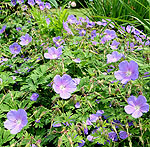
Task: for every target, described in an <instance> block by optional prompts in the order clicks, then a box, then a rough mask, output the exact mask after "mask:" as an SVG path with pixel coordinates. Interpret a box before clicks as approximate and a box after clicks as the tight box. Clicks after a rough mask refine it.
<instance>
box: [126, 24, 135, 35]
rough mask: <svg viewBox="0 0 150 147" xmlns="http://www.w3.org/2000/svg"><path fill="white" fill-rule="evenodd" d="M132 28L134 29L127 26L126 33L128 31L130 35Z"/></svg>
mask: <svg viewBox="0 0 150 147" xmlns="http://www.w3.org/2000/svg"><path fill="white" fill-rule="evenodd" d="M132 28H133V26H130V25H127V27H126V31H127V32H128V33H130V32H131V30H132Z"/></svg>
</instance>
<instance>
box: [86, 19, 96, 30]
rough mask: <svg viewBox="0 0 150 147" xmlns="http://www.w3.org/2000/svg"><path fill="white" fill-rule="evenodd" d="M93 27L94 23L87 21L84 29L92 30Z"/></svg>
mask: <svg viewBox="0 0 150 147" xmlns="http://www.w3.org/2000/svg"><path fill="white" fill-rule="evenodd" d="M93 26H95V23H94V22H90V21H89V20H88V21H87V25H86V28H92V27H93Z"/></svg>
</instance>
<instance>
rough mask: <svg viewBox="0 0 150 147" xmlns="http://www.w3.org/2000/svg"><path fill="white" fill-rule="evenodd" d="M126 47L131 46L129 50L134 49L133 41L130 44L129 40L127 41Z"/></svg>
mask: <svg viewBox="0 0 150 147" xmlns="http://www.w3.org/2000/svg"><path fill="white" fill-rule="evenodd" d="M128 47H130V48H131V50H133V49H134V47H135V46H134V42H130V44H129V41H128V42H127V48H128Z"/></svg>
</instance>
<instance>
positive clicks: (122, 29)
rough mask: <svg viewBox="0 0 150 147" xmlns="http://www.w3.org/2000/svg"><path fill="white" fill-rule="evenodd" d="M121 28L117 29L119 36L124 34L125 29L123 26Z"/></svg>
mask: <svg viewBox="0 0 150 147" xmlns="http://www.w3.org/2000/svg"><path fill="white" fill-rule="evenodd" d="M120 27H121V28H119V30H118V31H119V32H120V33H121V34H124V33H125V32H126V29H125V27H123V26H120Z"/></svg>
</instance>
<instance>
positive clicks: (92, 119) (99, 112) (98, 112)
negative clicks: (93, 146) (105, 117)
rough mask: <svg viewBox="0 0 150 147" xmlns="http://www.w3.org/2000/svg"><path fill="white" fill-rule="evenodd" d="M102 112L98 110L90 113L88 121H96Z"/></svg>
mask: <svg viewBox="0 0 150 147" xmlns="http://www.w3.org/2000/svg"><path fill="white" fill-rule="evenodd" d="M103 113H104V111H103V110H98V111H97V112H96V114H91V115H90V121H91V122H96V121H97V120H98V119H99V117H101V116H102V114H103Z"/></svg>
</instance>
